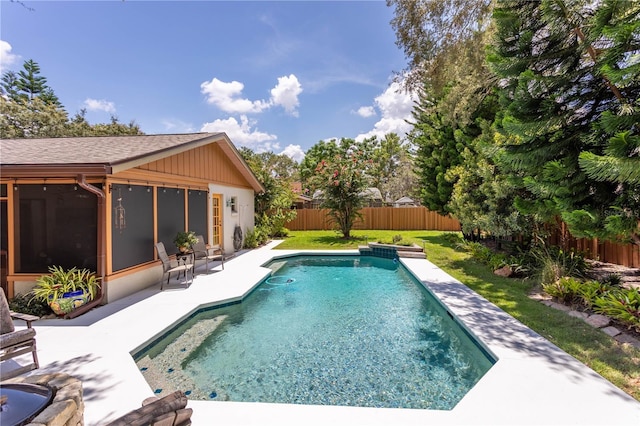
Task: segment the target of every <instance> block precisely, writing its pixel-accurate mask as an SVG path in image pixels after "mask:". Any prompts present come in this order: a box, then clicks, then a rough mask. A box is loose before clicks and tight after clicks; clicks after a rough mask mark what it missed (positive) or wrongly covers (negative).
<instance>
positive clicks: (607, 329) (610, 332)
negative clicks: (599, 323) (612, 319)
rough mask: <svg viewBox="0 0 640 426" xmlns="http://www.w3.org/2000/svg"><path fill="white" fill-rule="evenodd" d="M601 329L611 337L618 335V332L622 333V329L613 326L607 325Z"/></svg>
mask: <svg viewBox="0 0 640 426" xmlns="http://www.w3.org/2000/svg"><path fill="white" fill-rule="evenodd" d="M601 330H602V331H604V332H605V334H608V335H609V336H611V337H616V336H617V335H618V334H620V333H621V332H620V330H618V329H617V328H615V327H613V326H609V327H605V328H602V329H601Z"/></svg>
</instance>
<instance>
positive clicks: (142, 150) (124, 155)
mask: <svg viewBox="0 0 640 426" xmlns="http://www.w3.org/2000/svg"><path fill="white" fill-rule="evenodd" d="M210 143H219V146H220V148H222V151H223V152H224V153H225V154H226V155H227V157H228V158H229V161H230V162H231V163H232V164H233V165H234V166H235V167H236V168H237V169H238V170H239V171H240V173H241V174H242V175H243V176H244V177H245V178H246V179H247V181H248V182H249V184H250V185H251V186H252V187H253V188H254V190H255V191H256V192H263V191H264V190H265V189H264V186H263V185H262V184H261V183H260V182H259V181H258V179H257V178H256V177H255V175H254V174H253V172H252V171H251V169H250V168H249V166H248V165H247V164H246V163H245V161H244V160H243V159H242V156H241V155H240V153H239V152H238V150H237V149H236V148H235V146H233V143H232V142H231V140H229V138H228V137H227V135H226V134H225V133H223V132H221V133H185V134H176V135H136V136H93V137H74V138H45V139H0V169H2V170H3V172H7V171H8V172H10V173H9V174H11V173H13V175H14V176H24V175H25V174H30V176H39V177H42V176H44V177H46V176H47V175H50V174H51V173H56V174H57V175H58V176H60V175H61V174H62V175H69V174H71V175H73V174H75V173H81V172H82V173H91V172H94V173H95V174H104V173H116V172H119V171H122V170H127V169H130V168H133V167H136V166H138V165H140V164H144V163H148V162H151V161H154V160H158V159H160V158H164V157H169V156H171V155H175V154H178V153H181V152H184V151H188V150H190V149H194V148H197V147H199V146H203V145H208V144H210ZM36 170H37V173H36ZM18 173H21V174H18ZM5 174H6V173H5Z"/></svg>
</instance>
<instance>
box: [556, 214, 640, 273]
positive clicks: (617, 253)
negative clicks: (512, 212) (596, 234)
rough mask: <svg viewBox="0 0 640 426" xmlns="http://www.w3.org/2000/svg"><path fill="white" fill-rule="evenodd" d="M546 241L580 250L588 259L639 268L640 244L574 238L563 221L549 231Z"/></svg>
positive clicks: (564, 247) (565, 248) (566, 248)
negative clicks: (552, 230)
mask: <svg viewBox="0 0 640 426" xmlns="http://www.w3.org/2000/svg"><path fill="white" fill-rule="evenodd" d="M547 242H548V243H549V244H553V245H556V246H559V247H562V248H563V249H564V250H571V249H574V250H576V251H579V252H582V253H584V255H585V257H587V258H588V259H593V260H599V261H601V262H606V263H615V264H616V265H622V266H628V267H630V268H640V246H638V245H636V244H619V243H613V242H610V241H599V240H598V239H589V238H575V237H574V236H573V235H571V233H570V232H569V230H568V229H567V226H566V225H565V224H564V223H562V224H560V226H559V227H558V228H556V229H555V231H554V232H552V233H551V235H550V236H549V239H548V240H547Z"/></svg>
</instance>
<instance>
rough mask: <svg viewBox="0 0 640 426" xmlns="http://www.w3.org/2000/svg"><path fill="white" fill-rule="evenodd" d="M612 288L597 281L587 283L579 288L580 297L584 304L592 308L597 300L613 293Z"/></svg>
mask: <svg viewBox="0 0 640 426" xmlns="http://www.w3.org/2000/svg"><path fill="white" fill-rule="evenodd" d="M611 289H612V286H611V285H609V284H607V283H603V282H600V281H596V280H591V281H585V282H583V283H582V284H581V285H580V287H578V295H579V296H580V298H581V301H582V304H583V305H585V306H586V307H588V308H592V307H593V304H594V303H595V300H596V298H598V297H600V296H602V295H604V294H606V293H608V292H609V291H611Z"/></svg>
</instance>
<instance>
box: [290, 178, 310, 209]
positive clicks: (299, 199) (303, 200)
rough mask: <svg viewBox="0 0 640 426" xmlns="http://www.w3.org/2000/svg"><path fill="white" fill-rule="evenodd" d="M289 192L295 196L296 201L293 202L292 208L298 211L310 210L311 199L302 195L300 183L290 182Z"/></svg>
mask: <svg viewBox="0 0 640 426" xmlns="http://www.w3.org/2000/svg"><path fill="white" fill-rule="evenodd" d="M291 190H292V191H293V193H294V194H295V195H296V199H295V200H294V202H293V206H292V207H293V208H295V209H297V210H300V209H308V208H311V202H312V201H313V198H311V197H309V196H307V195H304V192H305V191H304V190H303V189H302V182H292V183H291Z"/></svg>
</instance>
